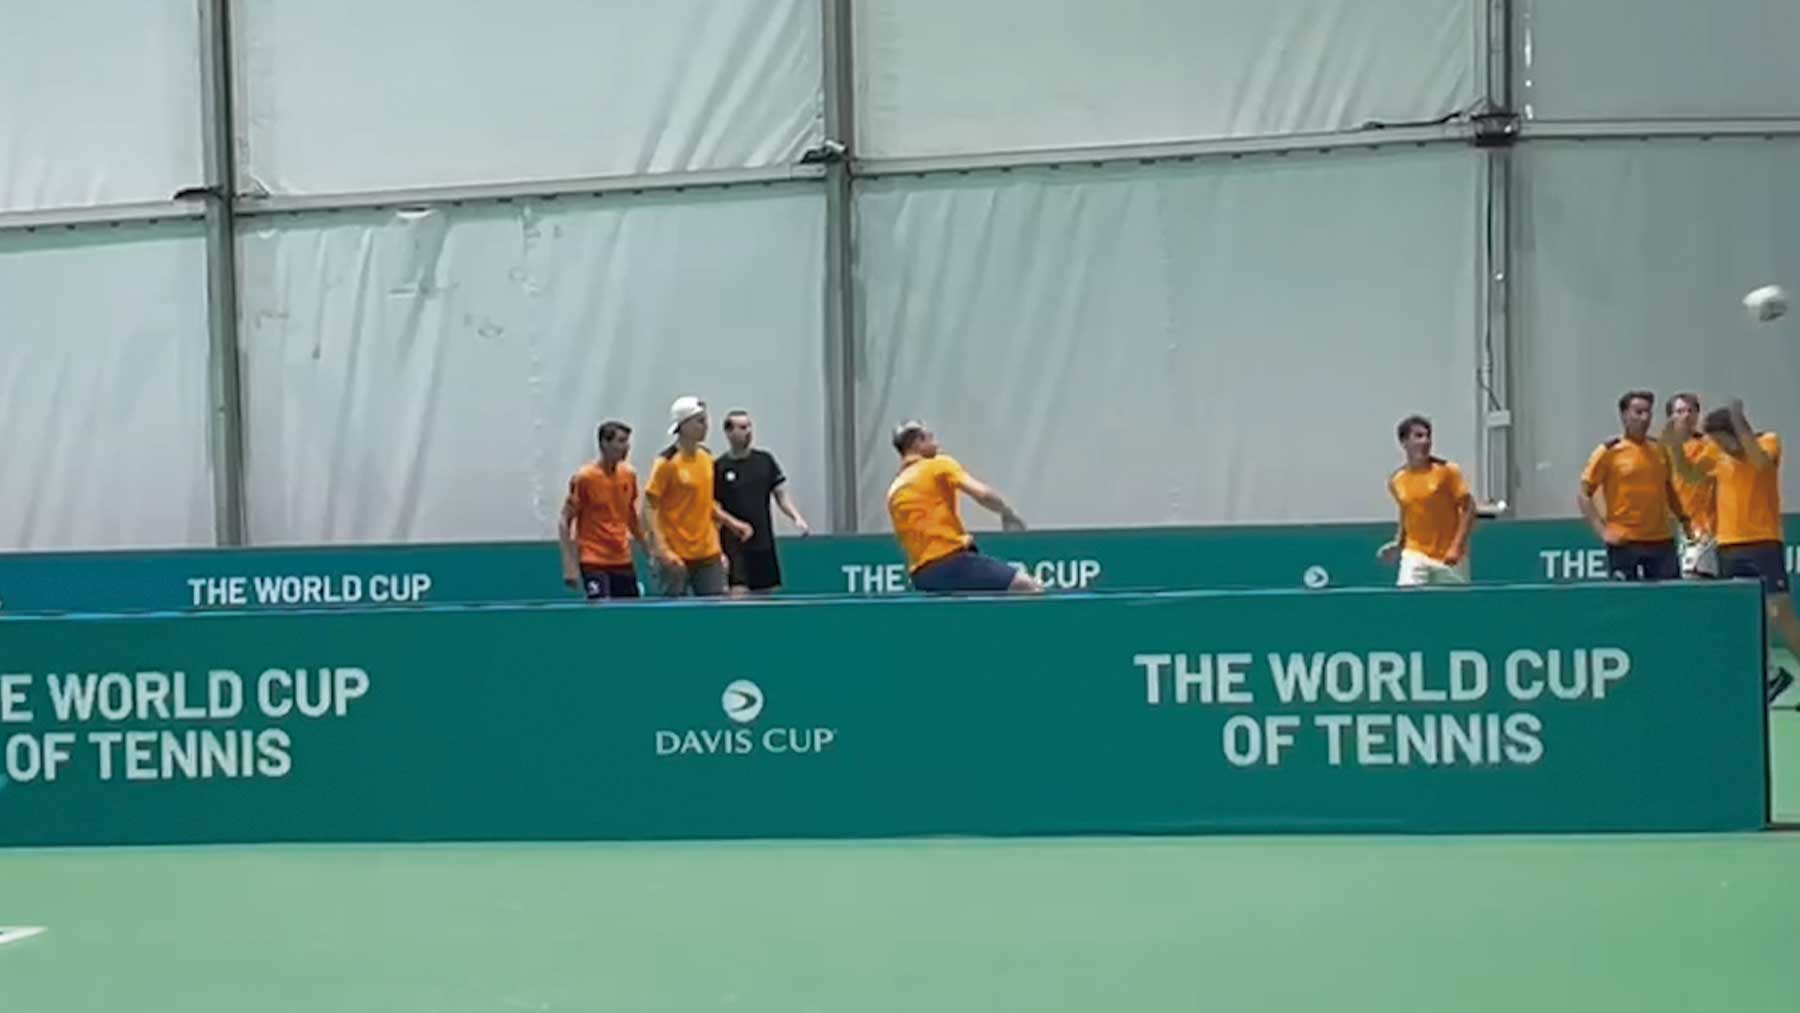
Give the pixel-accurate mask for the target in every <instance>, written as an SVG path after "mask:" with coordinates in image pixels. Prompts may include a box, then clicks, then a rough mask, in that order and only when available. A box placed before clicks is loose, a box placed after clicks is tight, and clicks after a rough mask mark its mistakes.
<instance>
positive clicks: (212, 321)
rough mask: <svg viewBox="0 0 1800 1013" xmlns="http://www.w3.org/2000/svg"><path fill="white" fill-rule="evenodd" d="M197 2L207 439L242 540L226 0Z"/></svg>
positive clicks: (222, 536)
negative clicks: (202, 191)
mask: <svg viewBox="0 0 1800 1013" xmlns="http://www.w3.org/2000/svg"><path fill="white" fill-rule="evenodd" d="M196 2H197V3H198V4H199V5H200V97H201V109H200V125H201V138H202V145H203V153H204V155H205V159H206V164H205V172H206V177H205V187H204V197H205V199H206V319H207V331H208V335H209V339H210V353H209V356H208V362H209V370H208V372H209V376H208V384H207V386H208V395H209V403H210V407H211V411H210V412H209V420H210V422H209V426H208V443H209V445H210V450H211V456H212V477H213V512H214V517H215V521H214V523H215V525H216V528H217V532H218V542H219V544H220V545H242V544H244V540H245V537H246V532H245V526H244V413H243V404H242V400H241V397H240V386H239V374H238V305H237V244H236V241H235V237H236V232H237V224H236V220H235V219H236V216H235V213H234V211H233V196H234V194H235V191H236V189H237V186H236V176H237V172H236V164H237V158H236V153H235V148H234V143H235V142H234V139H233V130H232V111H231V77H232V74H231V0H196Z"/></svg>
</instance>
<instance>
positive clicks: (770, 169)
mask: <svg viewBox="0 0 1800 1013" xmlns="http://www.w3.org/2000/svg"><path fill="white" fill-rule="evenodd" d="M823 178H825V167H824V166H822V165H810V164H802V165H774V166H767V167H761V168H754V169H708V170H701V171H694V172H670V173H656V174H648V175H637V176H594V177H587V178H582V179H552V180H532V181H523V182H513V183H473V184H468V185H462V186H426V187H411V188H407V189H398V190H369V191H363V192H357V193H322V194H304V195H290V196H266V195H240V196H239V197H238V200H237V213H238V215H239V216H240V217H241V216H244V215H269V214H290V213H294V212H299V211H352V210H359V209H370V208H391V207H410V206H415V205H421V204H461V203H491V202H498V201H510V200H544V199H554V198H557V197H598V196H602V195H605V194H613V193H649V192H653V191H664V190H694V189H706V188H715V187H730V186H749V185H754V184H759V183H762V184H769V183H787V182H791V181H793V180H803V179H823Z"/></svg>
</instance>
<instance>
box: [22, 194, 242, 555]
mask: <svg viewBox="0 0 1800 1013" xmlns="http://www.w3.org/2000/svg"><path fill="white" fill-rule="evenodd" d="M205 257H206V247H205V241H204V240H203V239H202V237H201V235H200V232H199V229H198V227H197V226H195V225H191V224H172V225H160V226H144V225H139V226H123V227H120V228H117V229H83V230H79V231H75V232H56V233H25V232H13V233H0V432H4V433H6V437H7V446H8V450H7V452H6V453H5V454H0V489H4V490H6V495H5V496H0V546H3V547H5V548H7V549H70V548H82V549H100V548H124V547H134V546H182V545H210V544H212V541H213V504H212V478H211V474H212V472H211V468H210V464H209V461H208V457H207V429H206V427H207V415H208V412H207V355H208V342H207V333H206V273H205V262H206V260H205Z"/></svg>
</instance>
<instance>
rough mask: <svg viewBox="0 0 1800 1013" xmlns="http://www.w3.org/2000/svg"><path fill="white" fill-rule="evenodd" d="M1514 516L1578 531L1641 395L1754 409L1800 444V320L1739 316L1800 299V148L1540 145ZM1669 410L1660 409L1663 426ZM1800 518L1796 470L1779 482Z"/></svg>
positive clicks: (1531, 161)
mask: <svg viewBox="0 0 1800 1013" xmlns="http://www.w3.org/2000/svg"><path fill="white" fill-rule="evenodd" d="M1519 156H1520V158H1519V162H1518V165H1519V167H1520V172H1519V187H1520V188H1519V197H1520V200H1519V204H1518V209H1517V215H1518V221H1519V228H1518V233H1517V234H1518V245H1519V257H1518V261H1517V268H1516V273H1515V275H1514V277H1515V278H1516V279H1517V280H1518V282H1519V286H1520V287H1519V291H1518V306H1519V318H1518V320H1517V323H1516V329H1517V332H1518V336H1519V337H1518V340H1519V348H1518V354H1517V356H1516V358H1515V368H1516V369H1517V370H1518V372H1517V374H1516V376H1515V384H1514V388H1513V389H1514V391H1515V392H1516V395H1517V398H1518V402H1517V404H1516V409H1517V410H1516V412H1515V417H1516V420H1517V425H1518V443H1517V446H1516V448H1515V451H1514V453H1515V464H1516V467H1517V469H1518V480H1519V483H1520V485H1519V489H1518V494H1517V496H1516V502H1517V504H1518V505H1519V507H1520V509H1521V510H1522V511H1523V512H1524V513H1525V515H1526V516H1536V517H1543V516H1564V515H1573V514H1574V513H1575V502H1574V501H1575V486H1576V482H1577V480H1578V479H1579V477H1580V473H1581V467H1582V464H1583V463H1584V462H1585V461H1586V459H1587V455H1588V454H1589V453H1590V452H1591V451H1592V450H1593V448H1594V446H1595V445H1596V444H1597V443H1599V442H1600V441H1601V440H1603V439H1606V438H1608V437H1611V436H1616V435H1617V434H1618V425H1619V421H1618V409H1617V401H1618V397H1619V395H1620V394H1622V393H1624V392H1625V391H1626V390H1630V389H1637V388H1642V389H1648V390H1654V391H1655V392H1656V393H1657V395H1658V397H1659V399H1664V398H1667V397H1668V395H1669V394H1672V393H1674V392H1676V391H1678V390H1693V391H1696V392H1698V393H1699V394H1700V395H1701V398H1702V402H1703V403H1704V405H1705V406H1706V407H1707V408H1709V409H1710V408H1715V407H1720V406H1722V405H1723V404H1724V400H1723V399H1725V398H1728V397H1731V396H1733V395H1736V396H1739V397H1742V398H1743V399H1744V400H1745V402H1746V405H1747V407H1748V409H1749V414H1750V420H1751V421H1752V422H1753V423H1755V424H1756V425H1757V426H1758V427H1759V428H1764V429H1774V430H1776V431H1778V432H1781V433H1782V434H1783V435H1784V436H1785V437H1787V438H1788V439H1789V440H1800V400H1797V399H1796V398H1795V391H1797V390H1800V318H1797V317H1794V316H1789V317H1787V318H1785V319H1783V320H1780V321H1777V322H1775V323H1773V324H1767V325H1758V324H1753V323H1751V322H1750V319H1749V317H1748V315H1747V314H1746V313H1745V312H1744V310H1743V307H1742V304H1741V303H1740V300H1741V299H1742V297H1743V295H1744V293H1746V292H1748V291H1750V290H1751V289H1753V288H1757V287H1760V286H1762V285H1764V284H1768V283H1771V282H1779V283H1781V284H1783V285H1785V286H1787V287H1788V288H1789V289H1790V290H1796V289H1800V200H1797V199H1796V195H1795V181H1796V180H1800V142H1797V141H1791V140H1790V141H1778V142H1769V141H1761V140H1747V141H1723V140H1720V141H1711V142H1699V141H1663V142H1651V143H1644V142H1639V141H1625V142H1616V143H1597V142H1592V141H1590V142H1584V143H1572V142H1564V143H1552V142H1540V143H1535V144H1530V145H1526V146H1524V147H1522V148H1521V149H1519ZM1660 415H1661V404H1660V403H1659V404H1658V417H1659V418H1660ZM1782 474H1783V482H1782V486H1783V491H1784V502H1785V505H1786V506H1787V507H1789V508H1790V509H1791V508H1793V507H1794V506H1796V505H1800V468H1796V467H1795V466H1794V464H1793V463H1792V462H1790V463H1788V464H1787V466H1785V467H1784V468H1783V469H1782Z"/></svg>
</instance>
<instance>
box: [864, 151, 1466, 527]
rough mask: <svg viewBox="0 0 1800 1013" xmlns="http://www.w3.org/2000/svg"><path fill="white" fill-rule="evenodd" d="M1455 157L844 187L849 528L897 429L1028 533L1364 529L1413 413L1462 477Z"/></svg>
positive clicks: (875, 523)
mask: <svg viewBox="0 0 1800 1013" xmlns="http://www.w3.org/2000/svg"><path fill="white" fill-rule="evenodd" d="M1482 165H1483V162H1482V159H1481V158H1480V157H1479V156H1478V155H1476V154H1474V153H1473V152H1471V151H1469V150H1467V149H1464V148H1461V147H1455V146H1445V147H1441V148H1436V149H1427V150H1422V151H1420V150H1404V151H1396V152H1381V153H1375V154H1369V153H1360V152H1359V153H1340V154H1336V155H1297V156H1293V157H1278V156H1268V157H1256V158H1245V159H1242V160H1219V161H1212V162H1207V163H1198V164H1194V165H1182V164H1175V163H1169V164H1161V165H1156V166H1151V167H1143V168H1139V167H1131V168H1123V169H1111V170H1085V169H1065V170H1049V169H1038V170H1029V171H1026V170H1021V171H1015V172H1011V173H985V174H975V175H971V176H968V177H955V176H945V177H929V178H926V179H911V178H903V179H895V180H882V181H877V182H873V183H869V184H866V185H864V186H863V187H862V188H861V192H860V196H859V199H858V208H857V213H858V217H859V221H860V225H861V230H862V231H861V249H860V257H861V259H860V263H859V265H858V266H859V271H860V275H861V279H862V285H863V290H864V300H865V311H864V319H865V329H866V344H865V345H864V347H863V350H862V352H861V354H860V361H861V363H862V371H861V377H860V380H859V383H858V390H857V398H856V401H857V406H858V412H859V418H858V430H857V446H858V452H859V461H860V469H859V470H860V476H859V483H858V484H859V489H860V490H861V493H860V502H859V511H860V512H859V517H860V518H861V519H862V523H863V526H864V527H866V528H874V529H880V528H881V527H883V526H885V519H886V509H885V506H884V494H885V490H886V488H887V484H888V481H889V480H890V479H891V478H892V475H893V471H894V463H895V456H894V451H893V450H892V448H891V447H890V446H889V445H888V443H887V437H888V434H889V432H890V431H891V429H892V427H893V426H894V425H895V424H896V423H897V422H899V421H900V420H902V419H903V418H906V417H911V416H921V417H923V418H925V419H926V420H927V421H928V422H930V423H931V424H932V425H934V426H935V427H936V428H937V430H938V432H939V435H940V437H941V438H942V439H943V440H944V441H945V443H946V446H947V450H946V452H947V453H950V454H952V455H954V456H956V457H957V458H958V459H959V460H961V461H962V462H963V463H964V464H965V465H966V466H968V467H969V468H971V469H972V470H973V471H975V472H976V473H977V474H979V475H982V476H985V477H986V478H987V479H990V480H992V481H993V482H994V483H996V484H997V485H999V486H1000V487H1001V488H1002V489H1004V490H1005V491H1006V492H1007V493H1008V495H1009V496H1011V497H1012V498H1013V499H1014V501H1016V502H1017V503H1018V504H1019V505H1020V508H1021V509H1022V510H1023V511H1024V512H1025V513H1026V515H1027V516H1028V517H1029V518H1030V519H1032V520H1033V521H1034V522H1035V523H1037V524H1039V525H1041V526H1050V527H1064V526H1068V527H1075V526H1092V525H1134V524H1158V523H1195V524H1214V523H1250V522H1263V523H1271V522H1282V521H1325V520H1372V519H1385V518H1387V517H1389V516H1390V515H1391V514H1392V512H1393V505H1392V501H1391V500H1390V499H1389V498H1388V496H1387V493H1386V491H1385V489H1384V479H1385V478H1386V476H1387V474H1388V473H1389V471H1391V470H1392V468H1393V466H1394V462H1395V459H1396V455H1397V450H1396V447H1395V443H1394V435H1393V431H1394V424H1395V423H1396V422H1398V421H1399V419H1400V418H1401V417H1402V416H1403V415H1406V414H1408V413H1411V412H1415V411H1418V412H1424V413H1426V414H1428V415H1430V416H1432V417H1433V419H1434V420H1435V422H1436V426H1437V436H1438V443H1439V446H1440V448H1441V449H1442V451H1443V452H1444V453H1446V454H1449V455H1452V456H1455V457H1457V458H1459V459H1462V460H1464V461H1465V463H1467V464H1468V465H1469V466H1470V467H1471V469H1473V465H1474V461H1473V460H1472V459H1471V458H1472V457H1473V455H1474V451H1475V434H1474V425H1475V415H1476V399H1475V387H1474V383H1475V365H1474V361H1475V345H1476V342H1475V337H1474V333H1475V320H1476V293H1475V289H1476V282H1477V270H1476V266H1475V264H1474V262H1473V259H1472V257H1473V252H1472V251H1474V250H1475V249H1476V243H1477V227H1478V216H1477V209H1478V208H1479V207H1480V202H1479V200H1478V192H1479V187H1480V180H1481V178H1482V176H1481V173H1480V168H1481V166H1482ZM1471 474H1473V470H1471Z"/></svg>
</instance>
